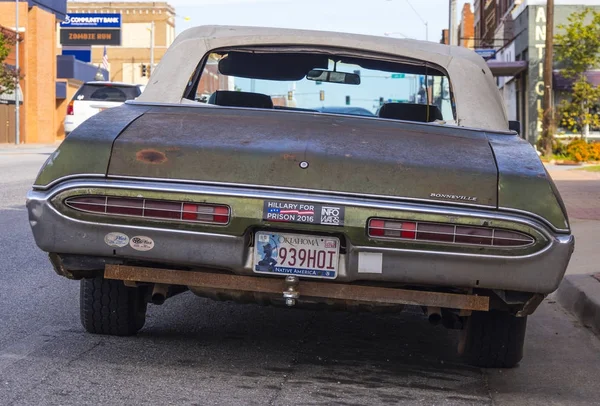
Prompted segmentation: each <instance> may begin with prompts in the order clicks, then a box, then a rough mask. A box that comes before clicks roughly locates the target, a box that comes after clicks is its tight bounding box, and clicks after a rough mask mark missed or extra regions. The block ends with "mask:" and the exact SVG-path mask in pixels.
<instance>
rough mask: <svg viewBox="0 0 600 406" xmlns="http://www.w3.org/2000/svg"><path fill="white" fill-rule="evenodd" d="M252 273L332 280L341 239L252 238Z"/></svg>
mask: <svg viewBox="0 0 600 406" xmlns="http://www.w3.org/2000/svg"><path fill="white" fill-rule="evenodd" d="M255 237H256V238H255V241H256V243H255V244H254V272H257V273H264V274H272V275H273V274H277V275H296V276H305V277H309V278H326V279H335V278H336V277H337V270H338V260H339V257H340V240H339V238H336V237H323V236H317V235H302V234H287V233H267V232H264V231H259V232H257V233H256V235H255Z"/></svg>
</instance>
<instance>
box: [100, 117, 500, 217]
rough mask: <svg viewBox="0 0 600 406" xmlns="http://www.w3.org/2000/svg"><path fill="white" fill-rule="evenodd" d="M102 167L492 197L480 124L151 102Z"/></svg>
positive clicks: (450, 198)
mask: <svg viewBox="0 0 600 406" xmlns="http://www.w3.org/2000/svg"><path fill="white" fill-rule="evenodd" d="M304 166H307V167H306V168H303V167H304ZM107 175H108V176H109V177H122V176H127V177H140V178H152V179H161V180H163V179H164V180H173V181H183V182H211V183H221V184H223V183H227V184H238V185H244V186H253V187H256V186H259V187H273V188H281V189H304V190H307V191H309V192H310V191H325V192H333V193H345V194H353V195H363V196H364V195H367V196H375V197H386V198H401V199H411V200H421V199H426V200H438V201H446V202H451V203H462V204H476V205H483V206H492V207H496V206H497V176H498V174H497V168H496V164H495V161H494V157H493V154H492V151H491V148H490V146H489V144H488V141H487V138H486V136H485V133H483V132H479V131H473V130H467V129H461V128H458V127H455V126H443V125H436V124H416V123H409V122H399V121H392V120H382V119H377V118H359V117H349V116H340V115H330V114H322V113H309V112H291V111H279V112H277V111H272V110H271V111H270V110H263V111H258V110H254V109H238V108H223V107H208V106H203V107H155V108H153V109H152V110H150V111H149V112H148V113H146V114H145V115H144V116H142V117H141V118H139V119H138V120H136V121H135V122H133V123H132V124H131V125H130V126H129V127H128V128H127V129H126V130H125V131H124V132H123V133H122V134H121V135H120V136H119V137H118V138H117V140H116V141H115V144H114V147H113V151H112V156H111V160H110V165H109V168H108V174H107Z"/></svg>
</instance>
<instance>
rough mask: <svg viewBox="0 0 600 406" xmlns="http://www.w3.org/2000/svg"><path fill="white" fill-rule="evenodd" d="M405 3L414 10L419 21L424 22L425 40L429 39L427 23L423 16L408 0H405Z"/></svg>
mask: <svg viewBox="0 0 600 406" xmlns="http://www.w3.org/2000/svg"><path fill="white" fill-rule="evenodd" d="M406 4H408V5H409V6H410V8H412V11H414V12H415V14H416V15H417V17H419V20H421V22H422V23H423V24H425V40H426V41H429V23H428V22H427V21H425V20H424V19H423V17H421V14H419V12H418V11H417V10H416V9H415V8H414V7H413V5H412V4H411V3H410V1H409V0H406Z"/></svg>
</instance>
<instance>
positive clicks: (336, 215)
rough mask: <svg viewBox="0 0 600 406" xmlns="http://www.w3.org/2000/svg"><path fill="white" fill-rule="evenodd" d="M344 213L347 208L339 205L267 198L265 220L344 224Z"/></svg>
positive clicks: (332, 224) (329, 224)
mask: <svg viewBox="0 0 600 406" xmlns="http://www.w3.org/2000/svg"><path fill="white" fill-rule="evenodd" d="M344 213H345V208H344V207H343V206H337V205H330V204H327V205H325V204H314V203H302V202H290V201H276V200H265V202H264V207H263V220H266V221H274V222H284V223H306V224H321V225H327V226H343V225H344Z"/></svg>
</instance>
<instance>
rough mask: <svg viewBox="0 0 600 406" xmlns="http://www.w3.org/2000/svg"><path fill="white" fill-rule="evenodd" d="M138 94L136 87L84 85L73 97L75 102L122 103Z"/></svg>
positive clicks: (138, 90)
mask: <svg viewBox="0 0 600 406" xmlns="http://www.w3.org/2000/svg"><path fill="white" fill-rule="evenodd" d="M140 94H141V93H140V89H139V88H138V87H137V86H122V85H108V84H85V85H83V86H82V87H81V88H80V89H79V91H78V92H77V94H76V95H75V100H91V101H111V102H124V101H126V100H133V99H135V98H136V97H138V96H139V95H140Z"/></svg>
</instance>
